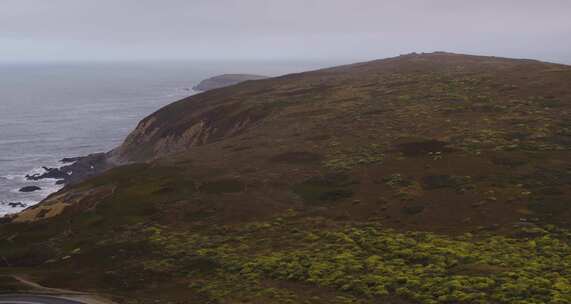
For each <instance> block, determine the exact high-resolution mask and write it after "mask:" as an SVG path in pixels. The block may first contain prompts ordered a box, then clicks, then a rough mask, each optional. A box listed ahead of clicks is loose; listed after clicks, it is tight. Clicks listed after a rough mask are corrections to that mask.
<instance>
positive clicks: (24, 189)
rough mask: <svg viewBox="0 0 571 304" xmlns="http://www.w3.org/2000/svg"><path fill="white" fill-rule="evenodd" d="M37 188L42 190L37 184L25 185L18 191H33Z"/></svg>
mask: <svg viewBox="0 0 571 304" xmlns="http://www.w3.org/2000/svg"><path fill="white" fill-rule="evenodd" d="M38 190H42V188H40V187H38V186H26V187H22V188H20V192H34V191H38Z"/></svg>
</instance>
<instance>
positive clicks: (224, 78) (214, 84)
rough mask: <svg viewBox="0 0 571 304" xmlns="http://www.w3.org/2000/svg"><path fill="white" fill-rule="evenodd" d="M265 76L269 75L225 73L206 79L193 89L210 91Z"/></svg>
mask: <svg viewBox="0 0 571 304" xmlns="http://www.w3.org/2000/svg"><path fill="white" fill-rule="evenodd" d="M265 78H268V77H266V76H261V75H251V74H223V75H218V76H214V77H211V78H208V79H205V80H203V81H201V82H200V83H199V84H197V85H196V86H194V87H193V88H192V89H193V90H195V91H202V92H204V91H210V90H214V89H219V88H223V87H228V86H232V85H235V84H239V83H241V82H244V81H248V80H259V79H265Z"/></svg>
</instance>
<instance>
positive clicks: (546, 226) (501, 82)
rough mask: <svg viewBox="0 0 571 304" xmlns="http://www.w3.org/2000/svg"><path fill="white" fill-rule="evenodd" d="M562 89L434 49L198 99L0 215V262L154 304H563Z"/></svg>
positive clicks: (560, 68)
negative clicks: (86, 173) (91, 167)
mask: <svg viewBox="0 0 571 304" xmlns="http://www.w3.org/2000/svg"><path fill="white" fill-rule="evenodd" d="M570 81H571V67H570V66H567V65H560V64H552V63H546V62H540V61H534V60H521V59H508V58H498V57H485V56H471V55H461V54H451V53H443V52H436V53H430V54H408V55H403V56H399V57H394V58H388V59H383V60H375V61H371V62H365V63H357V64H351V65H346V66H339V67H334V68H329V69H323V70H317V71H311V72H305V73H299V74H291V75H286V76H281V77H276V78H269V79H263V80H257V81H246V82H244V83H240V84H237V85H234V86H230V87H225V88H220V89H216V90H211V91H207V92H204V93H201V94H197V95H194V96H191V97H188V98H185V99H182V100H180V101H177V102H174V103H172V104H170V105H168V106H166V107H164V108H162V109H160V110H158V111H156V112H155V113H153V114H151V115H149V116H148V117H147V118H145V119H143V120H142V121H141V122H140V123H139V125H138V126H137V128H136V129H135V130H134V131H133V132H132V133H131V134H130V135H129V136H128V137H127V138H126V140H125V141H124V143H123V144H122V145H121V146H120V147H118V148H116V149H115V150H113V151H111V152H110V153H109V154H108V156H107V157H109V158H110V159H111V160H113V163H114V164H117V166H116V167H114V168H112V169H109V170H106V171H105V172H103V173H101V174H98V175H96V176H94V177H92V178H89V179H87V180H84V181H82V182H79V183H77V184H73V185H69V186H67V187H66V188H64V189H63V190H61V191H60V192H58V193H56V194H54V195H52V196H50V197H49V198H47V199H46V200H45V201H44V202H42V203H40V204H39V205H37V206H34V207H31V208H28V209H26V210H25V211H24V212H23V213H21V214H19V215H16V216H14V217H12V218H10V219H8V220H4V221H5V222H6V223H4V224H1V225H0V257H2V258H3V260H4V261H6V262H5V263H6V264H9V265H10V267H12V268H13V269H12V270H13V271H21V272H25V271H27V269H30V267H35V268H34V273H33V274H34V275H35V276H38V277H41V278H42V282H45V283H50V284H52V285H54V286H62V287H66V288H73V289H78V290H83V289H89V288H94V289H98V290H101V291H104V292H109V293H119V294H124V295H126V296H129V297H137V298H144V299H151V300H152V301H151V300H149V303H152V302H153V301H154V302H165V303H166V302H172V303H177V302H189V303H193V302H195V303H234V302H236V303H237V302H248V303H257V302H259V303H286V302H294V303H304V302H307V303H347V302H349V301H351V302H353V303H369V302H371V301H378V302H396V303H419V302H420V303H471V301H472V300H473V302H479V303H480V302H481V303H517V302H523V301H528V302H530V303H531V302H533V303H565V302H569V301H571V293H569V292H568V291H569V290H571V284H570V283H569V282H571V276H570V275H569V274H568V273H567V272H565V271H563V270H564V269H568V268H569V267H571V260H569V258H568V252H569V251H570V250H571V245H570V244H569V242H568V238H569V235H571V230H570V228H571V224H570V222H569V218H570V217H571V192H570V189H569V184H570V183H571V154H570V153H569V150H571V124H570V122H571V87H570V86H569V83H570ZM538 248H540V249H538ZM109 282H111V283H109ZM164 290H169V291H172V292H168V293H167V292H164ZM520 291H521V292H520ZM314 295H315V296H314ZM317 295H319V296H318V297H317ZM347 299H349V300H347ZM561 299H563V300H561Z"/></svg>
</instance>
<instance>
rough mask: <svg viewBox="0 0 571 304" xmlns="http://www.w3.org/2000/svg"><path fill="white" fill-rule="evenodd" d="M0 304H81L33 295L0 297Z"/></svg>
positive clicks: (80, 303)
mask: <svg viewBox="0 0 571 304" xmlns="http://www.w3.org/2000/svg"><path fill="white" fill-rule="evenodd" d="M0 304H83V303H82V302H77V301H73V300H66V299H62V298H57V297H50V296H35V295H0Z"/></svg>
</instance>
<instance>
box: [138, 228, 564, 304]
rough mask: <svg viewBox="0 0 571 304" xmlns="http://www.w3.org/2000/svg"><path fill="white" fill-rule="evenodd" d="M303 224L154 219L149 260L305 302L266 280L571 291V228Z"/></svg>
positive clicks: (420, 297) (393, 288)
mask: <svg viewBox="0 0 571 304" xmlns="http://www.w3.org/2000/svg"><path fill="white" fill-rule="evenodd" d="M314 221H315V222H316V223H317V222H319V221H320V220H319V219H314ZM296 224H297V225H292V224H286V223H285V222H284V221H283V219H278V220H276V221H273V222H268V223H256V224H252V225H249V226H247V227H245V228H240V229H229V230H226V233H225V234H224V235H222V234H216V235H207V234H200V233H171V232H168V231H166V230H163V229H161V228H158V227H154V228H150V229H148V232H149V235H150V240H151V242H152V243H153V244H154V248H156V250H157V251H158V252H160V260H158V261H156V260H152V261H149V262H148V263H146V264H145V265H146V266H145V267H147V268H148V269H151V270H153V271H157V272H168V273H173V272H176V273H178V274H180V275H185V276H188V277H190V278H194V279H193V282H194V283H192V284H191V286H189V288H193V289H196V290H197V291H200V292H202V293H205V294H207V295H208V297H209V298H210V299H211V300H212V301H213V303H215V302H216V301H217V300H223V299H226V300H228V299H235V300H243V301H256V300H261V299H264V298H266V299H267V297H270V298H273V299H274V300H276V302H278V303H301V302H300V301H301V300H300V299H299V298H297V297H298V296H299V295H296V294H295V292H292V291H288V290H287V289H285V290H284V289H280V288H278V289H275V288H272V289H267V288H266V287H267V286H268V282H276V281H284V282H298V283H303V284H307V285H311V286H316V287H323V288H326V289H328V290H330V291H331V292H332V293H334V294H335V295H336V296H337V297H335V298H333V299H328V300H327V301H325V300H324V299H315V298H314V299H311V298H309V299H308V298H303V301H304V303H345V302H348V303H372V302H375V301H377V300H379V299H389V298H400V299H403V300H407V301H410V302H411V303H428V304H430V303H569V302H570V301H571V273H570V272H569V269H570V267H571V246H570V243H569V241H570V239H569V238H570V237H571V233H570V232H568V231H564V230H559V229H556V228H554V227H548V228H538V227H534V228H522V229H521V231H520V232H519V234H518V235H517V236H498V235H485V234H480V235H473V234H464V235H460V236H455V237H451V236H444V235H438V234H433V233H427V232H397V231H394V230H390V229H383V228H382V227H378V226H375V225H373V224H369V225H368V224H352V225H345V226H343V227H338V228H334V229H328V230H324V229H316V228H311V227H312V226H309V225H308V226H307V227H303V229H302V228H301V227H302V226H301V225H303V223H301V222H298V223H296ZM298 227H299V228H298ZM199 264H200V265H202V268H201V267H192V265H199ZM338 297H341V298H338Z"/></svg>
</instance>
